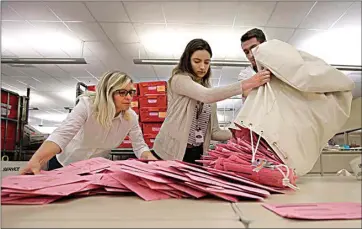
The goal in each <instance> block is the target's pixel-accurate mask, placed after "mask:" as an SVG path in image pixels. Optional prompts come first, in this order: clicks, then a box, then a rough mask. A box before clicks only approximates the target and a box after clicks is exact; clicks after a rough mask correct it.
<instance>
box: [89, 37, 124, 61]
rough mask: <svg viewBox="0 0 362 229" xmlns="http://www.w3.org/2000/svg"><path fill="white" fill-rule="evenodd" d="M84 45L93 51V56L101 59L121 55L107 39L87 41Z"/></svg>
mask: <svg viewBox="0 0 362 229" xmlns="http://www.w3.org/2000/svg"><path fill="white" fill-rule="evenodd" d="M84 45H85V47H86V48H88V49H89V50H90V51H91V52H92V53H93V56H95V57H98V58H99V59H102V58H104V57H109V56H117V55H119V54H118V52H117V50H116V49H115V48H114V47H113V45H112V44H111V43H110V42H107V41H102V42H99V41H97V42H86V43H85V44H84Z"/></svg>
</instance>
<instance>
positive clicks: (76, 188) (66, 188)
mask: <svg viewBox="0 0 362 229" xmlns="http://www.w3.org/2000/svg"><path fill="white" fill-rule="evenodd" d="M89 184H90V182H84V181H82V182H76V183H71V184H64V185H58V186H53V187H46V188H42V189H37V190H31V191H29V190H18V191H17V192H16V193H26V194H37V195H44V196H68V195H70V194H72V193H76V192H80V191H82V190H83V189H84V188H85V187H87V186H88V185H89Z"/></svg>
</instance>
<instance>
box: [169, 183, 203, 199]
mask: <svg viewBox="0 0 362 229" xmlns="http://www.w3.org/2000/svg"><path fill="white" fill-rule="evenodd" d="M169 186H171V187H173V188H174V189H176V190H179V191H181V192H184V193H187V194H189V195H190V196H193V197H195V198H201V197H204V196H206V195H207V193H206V192H202V191H199V190H198V189H193V188H190V187H188V186H186V185H183V184H176V183H175V184H169Z"/></svg>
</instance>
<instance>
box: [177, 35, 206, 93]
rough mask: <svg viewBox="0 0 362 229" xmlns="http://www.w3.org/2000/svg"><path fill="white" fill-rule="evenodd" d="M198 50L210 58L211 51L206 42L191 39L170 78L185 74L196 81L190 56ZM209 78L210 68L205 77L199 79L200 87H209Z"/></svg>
mask: <svg viewBox="0 0 362 229" xmlns="http://www.w3.org/2000/svg"><path fill="white" fill-rule="evenodd" d="M198 50H206V51H207V52H208V53H209V54H210V57H212V50H211V47H210V45H209V43H207V41H205V40H203V39H193V40H191V41H190V42H189V43H188V44H187V45H186V48H185V50H184V52H183V53H182V55H181V58H180V61H179V63H178V65H177V66H176V67H175V68H174V69H173V71H172V76H174V75H176V74H187V75H189V76H190V77H191V78H192V79H193V80H194V81H196V79H197V77H196V73H195V72H194V71H193V70H192V65H191V56H192V54H194V52H196V51H198ZM210 77H211V67H210V66H209V69H208V70H207V73H206V75H205V76H204V77H202V79H201V85H203V86H204V87H211V84H210ZM171 79H172V77H171ZM171 79H170V80H171Z"/></svg>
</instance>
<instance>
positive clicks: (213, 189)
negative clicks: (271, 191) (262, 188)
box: [206, 187, 264, 200]
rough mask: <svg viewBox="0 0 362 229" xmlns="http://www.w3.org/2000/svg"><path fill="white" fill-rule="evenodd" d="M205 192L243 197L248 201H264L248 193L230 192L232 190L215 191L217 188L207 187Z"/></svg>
mask: <svg viewBox="0 0 362 229" xmlns="http://www.w3.org/2000/svg"><path fill="white" fill-rule="evenodd" d="M206 190H208V191H212V192H217V193H224V194H228V195H233V196H240V197H245V198H249V199H256V200H264V198H263V197H260V196H256V195H253V194H249V193H246V192H242V191H237V190H232V189H222V190H220V189H217V188H211V187H207V188H206Z"/></svg>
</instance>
